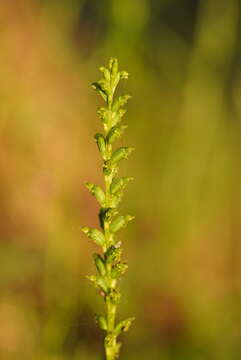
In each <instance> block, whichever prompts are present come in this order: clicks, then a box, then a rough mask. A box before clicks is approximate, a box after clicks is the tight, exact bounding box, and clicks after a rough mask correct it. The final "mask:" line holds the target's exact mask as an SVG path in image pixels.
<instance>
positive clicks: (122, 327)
mask: <svg viewBox="0 0 241 360" xmlns="http://www.w3.org/2000/svg"><path fill="white" fill-rule="evenodd" d="M134 320H135V318H134V317H131V318H128V319H125V320H122V321H120V322H119V323H118V324H117V325H116V327H115V333H116V334H117V335H119V334H120V333H121V332H122V331H123V332H126V331H128V330H129V328H130V326H131V324H132V322H133V321H134Z"/></svg>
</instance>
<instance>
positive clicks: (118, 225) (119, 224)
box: [110, 215, 134, 233]
mask: <svg viewBox="0 0 241 360" xmlns="http://www.w3.org/2000/svg"><path fill="white" fill-rule="evenodd" d="M133 219H134V216H131V215H125V216H123V215H121V216H118V217H117V218H116V219H115V220H114V221H113V222H112V223H111V224H110V232H113V233H114V232H117V231H119V230H120V229H122V228H124V227H126V225H127V224H128V223H129V222H130V221H131V220H133Z"/></svg>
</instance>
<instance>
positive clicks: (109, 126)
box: [82, 59, 134, 360]
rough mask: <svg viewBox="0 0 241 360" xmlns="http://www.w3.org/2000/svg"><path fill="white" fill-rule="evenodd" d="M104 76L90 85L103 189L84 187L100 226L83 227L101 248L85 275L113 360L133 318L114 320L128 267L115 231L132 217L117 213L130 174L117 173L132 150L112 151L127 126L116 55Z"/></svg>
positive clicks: (122, 76) (122, 75) (125, 98)
mask: <svg viewBox="0 0 241 360" xmlns="http://www.w3.org/2000/svg"><path fill="white" fill-rule="evenodd" d="M100 71H101V72H102V73H103V78H102V79H101V80H99V81H98V82H96V83H93V84H92V87H93V88H94V89H95V90H96V91H97V92H98V93H99V94H100V95H101V96H102V98H103V99H104V101H105V106H104V107H101V108H99V109H98V111H97V113H98V115H99V117H100V119H101V122H102V124H103V128H104V133H103V134H100V133H98V134H96V135H95V137H94V138H95V140H96V143H97V146H98V149H99V152H100V154H101V157H102V159H103V174H104V182H105V189H102V188H101V187H100V186H98V185H94V184H90V183H87V184H86V187H87V189H88V190H89V191H90V193H91V194H92V195H93V196H94V197H95V198H96V200H97V201H98V203H99V205H100V211H99V220H100V228H101V230H98V229H93V228H89V227H87V226H84V227H82V231H83V232H84V233H85V234H86V235H87V236H88V238H90V239H91V240H93V241H94V242H95V243H96V244H97V245H98V246H99V247H100V248H101V250H102V251H101V253H100V254H94V256H93V258H94V263H95V266H96V269H97V274H96V275H93V276H89V277H88V278H89V279H90V280H91V281H92V282H93V283H94V285H95V286H96V287H97V288H99V290H100V294H101V295H102V296H103V297H104V301H105V313H104V314H99V315H97V316H96V321H97V324H98V326H99V328H100V329H101V330H103V331H104V333H105V337H104V347H105V357H106V360H114V359H117V358H118V356H119V349H120V342H118V341H117V337H118V336H119V335H120V334H121V333H122V332H125V331H127V330H128V329H129V327H130V325H131V322H132V321H133V320H134V318H128V319H125V320H122V321H120V322H116V313H117V305H118V304H119V302H120V291H119V280H120V278H121V277H122V275H123V274H124V272H125V271H126V269H127V264H126V263H125V262H123V261H122V260H121V255H122V248H121V242H120V241H119V240H118V238H117V232H118V231H119V230H121V229H122V228H124V227H125V226H126V225H127V224H128V223H129V222H130V221H131V220H132V219H133V218H134V217H133V216H131V215H118V205H119V203H120V201H121V199H122V196H123V190H124V188H125V186H126V185H127V183H128V182H129V181H131V180H132V177H127V176H125V177H118V175H117V173H118V170H119V164H120V162H121V160H123V159H127V157H128V156H129V155H130V153H131V152H132V151H133V148H132V147H120V148H118V149H116V150H114V151H113V149H112V146H113V143H114V142H115V140H117V139H118V138H119V137H120V136H121V135H122V134H123V132H124V130H125V129H126V128H127V126H126V125H122V123H121V121H122V118H123V115H124V114H125V109H123V106H124V105H125V104H126V103H127V101H128V99H129V98H130V96H129V95H123V96H119V97H114V95H115V90H116V88H117V85H118V84H119V82H120V80H122V79H127V78H128V73H127V72H126V71H119V68H118V61H117V59H110V61H109V66H108V68H105V67H101V68H100Z"/></svg>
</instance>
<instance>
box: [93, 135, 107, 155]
mask: <svg viewBox="0 0 241 360" xmlns="http://www.w3.org/2000/svg"><path fill="white" fill-rule="evenodd" d="M95 140H96V143H97V146H98V149H99V151H100V153H101V154H102V155H103V156H105V150H106V144H105V137H104V135H102V134H99V133H98V134H95Z"/></svg>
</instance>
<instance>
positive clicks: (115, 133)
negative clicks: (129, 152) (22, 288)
mask: <svg viewBox="0 0 241 360" xmlns="http://www.w3.org/2000/svg"><path fill="white" fill-rule="evenodd" d="M127 127H128V126H127V125H116V126H113V128H111V130H110V131H109V133H108V135H107V139H106V140H107V141H108V143H109V144H113V142H114V141H115V140H117V139H118V138H119V137H120V136H121V135H122V134H123V132H124V130H125V129H127Z"/></svg>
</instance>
